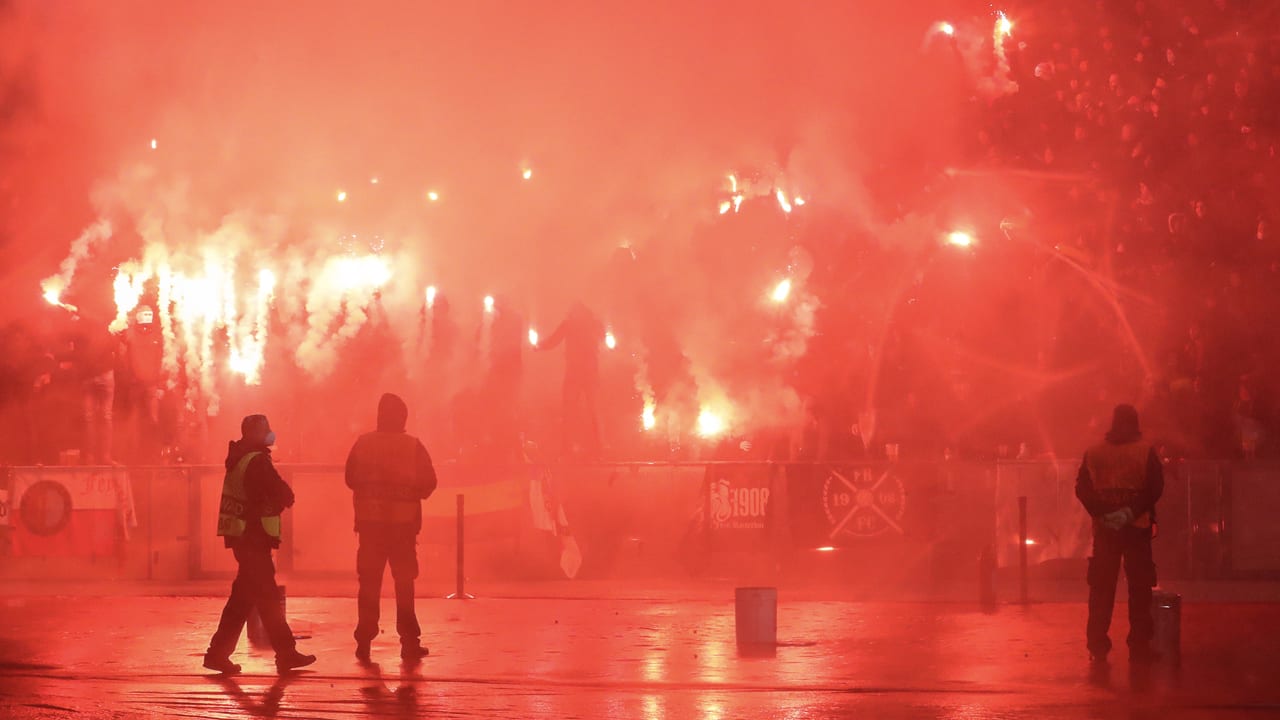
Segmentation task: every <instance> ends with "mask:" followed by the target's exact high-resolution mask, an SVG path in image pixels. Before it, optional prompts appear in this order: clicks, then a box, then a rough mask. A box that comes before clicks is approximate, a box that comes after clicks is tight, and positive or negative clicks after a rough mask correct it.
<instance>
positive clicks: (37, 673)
mask: <svg viewBox="0 0 1280 720" xmlns="http://www.w3.org/2000/svg"><path fill="white" fill-rule="evenodd" d="M0 602H2V603H3V605H2V606H0V607H2V612H0V716H4V717H14V718H52V717H66V716H69V715H71V714H73V713H78V714H81V715H85V716H89V717H135V716H136V717H144V716H145V717H156V716H161V717H191V718H197V717H199V718H232V717H247V716H259V717H282V718H346V717H446V718H528V717H554V718H711V719H718V718H823V717H854V716H858V717H871V718H915V717H938V718H956V719H957V720H959V719H965V720H968V719H970V718H1124V719H1126V720H1129V719H1142V718H1159V719H1160V720H1176V719H1178V718H1235V717H1240V718H1246V717H1247V718H1256V717H1268V716H1277V717H1280V643H1278V642H1276V640H1275V638H1276V637H1277V630H1280V605H1274V604H1261V603H1259V604H1226V603H1217V604H1196V603H1192V604H1188V605H1186V607H1184V611H1183V613H1184V616H1183V655H1184V657H1183V662H1182V666H1181V668H1179V669H1174V668H1172V667H1168V666H1167V665H1162V666H1157V667H1155V668H1153V669H1150V670H1146V671H1138V670H1136V669H1134V668H1130V666H1129V664H1128V662H1127V658H1126V657H1125V653H1124V652H1123V650H1122V648H1123V637H1124V632H1125V630H1126V628H1125V627H1124V619H1123V618H1124V608H1123V606H1121V607H1119V608H1117V616H1118V617H1117V626H1116V627H1115V628H1113V633H1112V636H1113V638H1115V639H1116V640H1117V645H1118V646H1119V647H1118V649H1117V651H1116V652H1115V653H1113V658H1112V666H1111V667H1110V669H1109V672H1106V673H1092V672H1091V671H1090V669H1089V666H1088V663H1087V658H1086V657H1085V655H1084V651H1083V649H1082V647H1081V645H1082V643H1081V634H1082V627H1083V623H1084V606H1083V605H1082V604H1079V603H1055V604H1033V605H1030V606H1026V607H1022V606H1002V607H1001V608H1000V609H999V610H998V611H997V612H995V613H991V614H988V613H984V612H981V611H980V610H979V608H977V607H976V606H970V605H964V604H943V603H879V602H818V601H792V602H788V600H787V598H786V594H785V592H784V593H783V597H782V599H781V600H780V606H779V640H780V642H781V643H782V645H781V646H780V647H778V648H777V650H776V654H774V655H773V656H772V657H743V656H740V655H739V653H738V651H737V648H736V646H735V644H734V626H733V605H732V597H731V595H729V596H726V598H725V600H724V601H718V602H708V601H705V600H704V601H694V600H681V601H658V600H619V599H595V600H593V599H524V600H514V599H512V600H483V599H482V600H476V601H448V600H435V599H431V600H421V601H419V604H418V607H419V615H420V618H421V620H422V624H423V636H424V638H423V639H424V644H427V645H428V646H429V647H430V648H431V657H430V658H428V659H427V660H425V661H424V662H423V663H422V664H421V665H420V666H418V667H417V668H405V667H402V666H401V664H400V662H399V660H398V658H397V656H396V653H397V650H398V646H397V643H396V639H395V637H394V636H388V635H385V634H384V635H383V636H381V637H380V638H379V639H378V641H377V642H375V644H374V660H375V662H376V663H377V664H375V665H372V666H369V667H361V666H360V665H359V664H358V663H357V662H356V661H355V658H354V656H353V650H354V645H353V641H352V640H351V639H350V638H351V630H352V629H353V620H354V613H355V602H354V600H349V599H339V598H308V597H304V598H290V600H289V608H288V609H289V616H290V619H291V622H292V623H293V625H294V630H295V633H296V634H298V635H299V636H301V637H303V638H304V639H303V640H301V641H300V643H299V648H300V649H301V650H303V651H304V652H313V653H316V654H318V655H319V656H320V659H319V661H318V662H317V663H316V664H315V665H314V666H312V667H311V668H308V669H307V670H306V671H303V672H299V673H296V674H293V675H290V676H288V677H284V678H280V677H277V676H276V674H275V670H274V665H273V664H272V658H271V655H270V653H269V652H263V651H258V650H253V649H249V648H246V647H245V645H244V644H243V643H242V645H241V648H240V650H239V651H238V652H237V656H236V659H237V661H238V662H241V663H242V664H243V665H244V666H245V674H243V675H241V676H237V677H235V678H231V679H225V678H219V677H217V676H214V675H212V674H210V673H208V672H207V671H205V670H203V668H201V667H200V659H201V654H202V652H203V650H204V648H205V645H206V643H207V642H208V636H209V634H210V633H211V632H212V630H213V627H214V625H215V624H216V620H217V614H218V612H219V610H220V608H221V601H220V600H219V599H217V598H207V597H206V598H184V597H95V598H87V597H40V598H35V597H31V598H22V597H13V596H11V597H8V598H5V599H4V600H2V601H0ZM392 612H393V610H392V607H391V603H390V601H388V600H384V616H383V628H384V631H385V630H389V629H390V627H391V626H392V625H394V623H393V622H392V623H388V622H387V620H388V613H392Z"/></svg>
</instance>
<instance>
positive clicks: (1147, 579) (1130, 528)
mask: <svg viewBox="0 0 1280 720" xmlns="http://www.w3.org/2000/svg"><path fill="white" fill-rule="evenodd" d="M1163 492H1164V469H1163V467H1162V466H1161V464H1160V457H1159V456H1158V455H1157V454H1156V451H1155V449H1154V448H1152V447H1151V445H1150V444H1149V443H1146V442H1143V440H1142V433H1141V432H1140V431H1139V429H1138V411H1137V410H1135V409H1134V408H1133V406H1131V405H1119V406H1117V407H1116V409H1115V412H1114V414H1113V416H1112V421H1111V430H1110V432H1108V433H1107V436H1106V440H1105V442H1102V443H1100V444H1098V445H1095V446H1093V447H1092V448H1089V450H1088V452H1086V453H1085V455H1084V462H1083V463H1082V464H1081V465H1080V474H1079V475H1078V476H1077V478H1076V497H1077V498H1079V499H1080V503H1081V504H1082V505H1084V508H1085V510H1087V511H1088V512H1089V515H1090V516H1091V517H1092V518H1093V556H1092V557H1090V558H1089V623H1088V627H1087V631H1086V635H1087V640H1088V647H1089V656H1090V658H1091V659H1092V660H1093V661H1094V662H1096V663H1104V662H1106V660H1107V653H1109V652H1110V651H1111V638H1110V637H1109V636H1108V632H1109V630H1110V628H1111V613H1112V611H1113V609H1114V608H1115V602H1116V583H1117V581H1118V580H1119V575H1120V563H1121V561H1122V560H1123V562H1124V574H1125V576H1126V577H1127V578H1128V580H1129V657H1130V659H1131V660H1132V661H1135V662H1150V661H1151V660H1152V659H1154V658H1153V654H1152V651H1151V639H1152V636H1153V634H1154V631H1155V623H1154V620H1153V619H1152V616H1151V589H1152V588H1153V587H1155V584H1156V564H1155V561H1154V560H1152V557H1151V538H1152V529H1153V527H1154V524H1155V523H1154V519H1155V513H1156V501H1158V500H1159V499H1160V495H1161V493H1163Z"/></svg>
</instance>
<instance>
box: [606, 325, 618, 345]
mask: <svg viewBox="0 0 1280 720" xmlns="http://www.w3.org/2000/svg"><path fill="white" fill-rule="evenodd" d="M604 346H605V347H607V348H609V349H610V350H613V349H614V348H616V347H618V338H616V337H614V336H613V331H611V330H610V331H607V332H605V334H604Z"/></svg>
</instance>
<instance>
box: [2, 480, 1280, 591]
mask: <svg viewBox="0 0 1280 720" xmlns="http://www.w3.org/2000/svg"><path fill="white" fill-rule="evenodd" d="M1077 467H1078V464H1077V463H1075V462H1070V463H1053V462H1001V463H961V462H941V463H934V462H929V463H925V462H897V463H871V464H835V465H833V464H814V463H785V464H775V463H733V462H684V463H601V464H595V465H563V466H533V465H518V466H478V465H458V464H445V465H442V466H441V467H440V468H439V470H440V477H441V483H440V489H439V491H438V492H437V495H436V496H434V497H433V498H432V499H430V500H428V501H427V502H426V503H425V504H424V527H423V533H422V536H421V540H420V542H421V545H422V547H423V550H422V552H423V555H424V566H426V567H428V568H435V569H436V571H438V572H440V573H442V574H444V575H449V574H451V573H452V572H453V565H452V559H451V558H452V557H453V554H454V550H455V547H454V545H455V540H454V538H455V518H454V514H455V508H454V503H453V498H454V497H455V496H456V495H458V494H461V495H464V496H465V497H466V508H467V517H466V522H467V533H468V534H467V543H468V545H469V548H468V563H469V568H468V572H469V573H472V574H475V575H489V576H494V577H500V578H504V579H521V578H549V577H556V576H557V574H558V573H559V572H560V571H559V569H558V566H559V563H558V561H557V559H558V557H559V554H560V551H561V549H562V548H563V547H564V545H565V542H566V539H567V538H569V537H572V538H573V540H574V543H575V544H576V545H577V546H578V547H580V549H581V554H582V559H583V561H582V576H583V577H616V576H628V575H632V576H634V575H641V576H654V577H659V576H685V575H687V574H689V573H693V574H697V573H719V572H731V571H732V568H738V569H741V568H748V569H750V568H755V567H759V566H761V565H762V564H764V563H768V564H772V565H777V566H780V567H784V568H787V567H789V568H794V569H795V570H796V571H797V572H803V571H805V570H806V568H808V567H810V566H811V565H812V557H813V556H812V555H811V553H814V552H825V551H837V550H838V551H840V553H839V554H840V556H841V557H843V558H845V559H846V563H845V566H844V570H842V571H841V572H840V573H836V576H837V579H838V577H844V576H848V577H850V578H852V577H854V576H855V575H856V576H857V577H860V578H869V577H874V576H876V575H877V574H884V573H892V572H902V573H913V574H916V575H919V574H921V573H926V574H929V575H932V576H937V575H946V574H948V573H952V574H956V575H962V576H965V577H972V574H973V569H974V567H975V565H974V563H976V562H977V558H978V557H979V555H980V554H981V553H982V552H983V550H984V548H994V550H995V556H996V561H997V564H998V565H999V566H1000V567H1006V568H1008V567H1014V566H1016V565H1017V564H1018V560H1019V557H1020V555H1021V552H1022V551H1023V550H1024V549H1025V551H1026V554H1027V557H1028V560H1029V563H1030V565H1031V567H1032V570H1033V573H1034V572H1054V571H1055V570H1054V569H1055V568H1057V569H1060V570H1061V571H1062V572H1069V573H1072V574H1074V573H1075V572H1076V571H1077V569H1078V567H1077V566H1079V567H1082V561H1083V559H1084V558H1085V557H1087V556H1088V554H1089V551H1090V548H1089V532H1090V526H1089V521H1088V519H1087V517H1086V516H1085V514H1084V512H1083V511H1082V510H1081V509H1080V507H1079V505H1078V503H1077V502H1076V501H1075V498H1074V480H1075V471H1076V468H1077ZM279 469H280V472H281V474H282V475H283V476H284V477H285V479H286V480H287V481H288V482H289V483H290V484H291V485H292V486H293V487H294V488H295V492H296V494H297V504H296V505H295V506H294V508H293V509H291V510H290V511H288V512H286V513H285V516H284V517H285V523H284V538H283V542H282V547H281V550H280V553H279V555H278V564H279V566H280V568H281V570H282V571H285V572H289V573H292V574H295V575H298V574H302V575H316V576H322V575H327V574H341V575H349V574H350V573H351V567H352V566H353V563H354V557H355V543H356V539H355V536H354V533H353V530H352V525H353V523H352V511H351V500H350V492H349V491H348V490H347V488H346V487H345V485H344V483H343V479H342V468H341V467H340V466H337V465H281V466H279ZM222 476H223V469H222V468H221V467H219V466H157V467H127V468H121V467H110V468H105V467H104V468H93V467H9V468H5V469H4V472H3V474H2V475H0V575H3V576H5V577H26V578H33V579H39V578H44V577H49V578H55V577H66V576H68V575H69V574H70V575H73V576H75V577H103V578H125V579H137V580H184V579H198V578H208V577H222V576H226V575H229V574H230V573H232V572H233V571H234V561H233V559H232V558H231V556H230V553H228V552H226V551H225V550H224V548H223V545H222V542H221V541H220V539H219V538H217V537H216V532H215V522H216V512H217V507H218V500H219V496H220V491H221V483H222ZM1166 478H1167V479H1166V489H1165V495H1164V498H1163V500H1162V501H1161V503H1160V505H1159V514H1158V517H1157V520H1158V524H1159V535H1160V538H1159V540H1158V541H1157V544H1156V551H1157V561H1158V564H1159V565H1160V568H1161V572H1162V574H1163V575H1164V576H1165V577H1178V576H1181V577H1189V576H1194V577H1209V578H1213V577H1260V576H1271V575H1273V574H1280V523H1275V522H1274V520H1273V518H1274V517H1275V515H1276V514H1277V513H1280V466H1277V465H1268V464H1258V463H1224V462H1177V463H1172V464H1170V465H1169V466H1168V467H1167V470H1166ZM1019 498H1026V507H1027V511H1026V512H1027V541H1026V544H1025V545H1023V546H1022V547H1019V546H1020V544H1021V542H1020V538H1019V534H1018V533H1019V527H1018V499H1019ZM50 557H57V558H60V559H61V560H60V561H59V562H48V558H50ZM473 559H474V564H472V563H473ZM1081 572H1082V570H1081ZM841 573H843V575H841Z"/></svg>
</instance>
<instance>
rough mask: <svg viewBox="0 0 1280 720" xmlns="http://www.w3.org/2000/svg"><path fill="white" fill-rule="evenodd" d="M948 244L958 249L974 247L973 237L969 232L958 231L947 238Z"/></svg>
mask: <svg viewBox="0 0 1280 720" xmlns="http://www.w3.org/2000/svg"><path fill="white" fill-rule="evenodd" d="M947 242H949V243H951V244H952V245H955V246H956V247H969V246H971V245H973V236H972V235H970V234H969V233H967V232H963V231H960V230H957V231H955V232H953V233H951V234H950V235H948V236H947Z"/></svg>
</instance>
